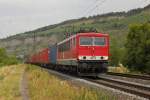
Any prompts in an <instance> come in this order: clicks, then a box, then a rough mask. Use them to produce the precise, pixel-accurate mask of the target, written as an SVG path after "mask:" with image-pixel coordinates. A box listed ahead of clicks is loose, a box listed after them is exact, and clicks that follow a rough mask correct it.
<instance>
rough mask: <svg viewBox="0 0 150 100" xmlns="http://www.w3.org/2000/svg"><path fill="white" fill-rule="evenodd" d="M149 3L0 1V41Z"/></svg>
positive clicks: (140, 0) (148, 0) (137, 0)
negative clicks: (55, 25)
mask: <svg viewBox="0 0 150 100" xmlns="http://www.w3.org/2000/svg"><path fill="white" fill-rule="evenodd" d="M148 4H150V0H0V38H4V37H7V36H10V35H14V34H18V33H23V32H26V31H30V30H34V29H37V28H40V27H43V26H46V25H51V24H56V23H60V22H62V21H65V20H68V19H76V18H80V17H87V16H92V15H97V14H103V13H109V12H119V11H129V10H131V9H135V8H142V7H144V6H146V5H148Z"/></svg>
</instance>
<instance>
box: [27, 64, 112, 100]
mask: <svg viewBox="0 0 150 100" xmlns="http://www.w3.org/2000/svg"><path fill="white" fill-rule="evenodd" d="M27 72H28V75H27V77H28V80H29V81H28V86H29V94H30V98H31V100H113V99H114V96H112V95H111V94H107V93H106V92H104V91H98V90H92V89H89V88H86V87H80V86H75V85H72V84H70V82H68V81H65V80H61V79H59V78H57V77H55V76H53V75H50V74H49V73H48V72H46V71H44V70H42V69H40V68H36V67H35V66H29V67H28V69H27Z"/></svg>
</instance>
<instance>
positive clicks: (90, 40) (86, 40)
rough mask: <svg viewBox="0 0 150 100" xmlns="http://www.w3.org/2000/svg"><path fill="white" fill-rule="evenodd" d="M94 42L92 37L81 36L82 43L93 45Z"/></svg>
mask: <svg viewBox="0 0 150 100" xmlns="http://www.w3.org/2000/svg"><path fill="white" fill-rule="evenodd" d="M92 44H93V38H92V37H80V45H83V46H91V45H92Z"/></svg>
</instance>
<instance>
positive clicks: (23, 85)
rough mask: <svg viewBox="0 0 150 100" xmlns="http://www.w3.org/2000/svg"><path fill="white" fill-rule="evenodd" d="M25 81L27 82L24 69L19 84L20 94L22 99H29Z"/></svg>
mask: <svg viewBox="0 0 150 100" xmlns="http://www.w3.org/2000/svg"><path fill="white" fill-rule="evenodd" d="M27 83H28V79H27V77H26V71H24V73H23V74H22V78H21V84H20V89H21V96H22V99H23V100H30V99H29V93H28V84H27Z"/></svg>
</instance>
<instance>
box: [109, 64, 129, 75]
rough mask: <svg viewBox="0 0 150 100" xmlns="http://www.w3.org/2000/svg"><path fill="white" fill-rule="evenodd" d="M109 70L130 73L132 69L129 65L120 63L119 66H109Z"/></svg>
mask: <svg viewBox="0 0 150 100" xmlns="http://www.w3.org/2000/svg"><path fill="white" fill-rule="evenodd" d="M108 71H109V72H114V73H129V72H130V71H129V70H128V69H127V67H125V66H123V65H122V64H120V65H119V66H117V67H116V66H115V67H109V68H108Z"/></svg>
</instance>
